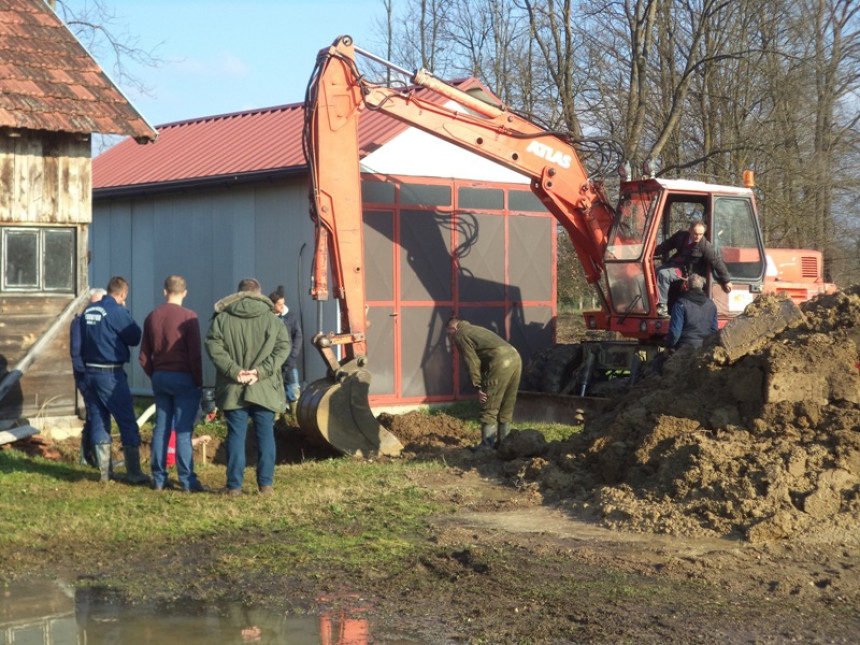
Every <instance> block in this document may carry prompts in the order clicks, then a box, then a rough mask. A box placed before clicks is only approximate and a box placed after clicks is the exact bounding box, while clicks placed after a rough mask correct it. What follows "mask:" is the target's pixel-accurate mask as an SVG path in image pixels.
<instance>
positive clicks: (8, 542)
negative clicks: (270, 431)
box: [0, 450, 443, 585]
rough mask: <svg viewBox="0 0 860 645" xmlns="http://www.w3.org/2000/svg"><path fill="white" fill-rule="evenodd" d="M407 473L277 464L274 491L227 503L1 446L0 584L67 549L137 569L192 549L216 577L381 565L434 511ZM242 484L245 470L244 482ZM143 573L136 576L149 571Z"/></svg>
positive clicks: (395, 466) (394, 558)
mask: <svg viewBox="0 0 860 645" xmlns="http://www.w3.org/2000/svg"><path fill="white" fill-rule="evenodd" d="M417 467H428V466H427V465H424V466H422V465H416V464H412V465H410V464H407V463H400V462H392V463H384V464H380V463H372V462H360V461H354V460H349V459H333V460H327V461H319V462H306V463H302V464H297V465H279V466H278V467H277V468H276V470H275V482H274V486H275V490H276V494H274V495H271V496H268V497H260V496H259V495H256V494H249V495H245V496H243V497H241V498H238V499H228V498H226V497H223V496H221V495H217V494H205V493H204V494H195V495H186V494H182V493H179V492H162V493H156V492H155V491H152V490H150V489H149V488H147V487H133V486H128V485H125V484H123V483H121V482H114V483H111V484H109V485H102V484H99V483H98V481H97V475H96V473H95V471H94V470H93V469H88V468H84V467H81V466H78V465H76V464H65V463H58V462H56V461H51V460H45V459H41V458H38V457H36V458H31V457H28V456H27V455H25V454H24V453H21V452H18V451H15V450H4V451H2V452H0V471H2V472H4V473H7V474H6V475H5V476H4V481H3V486H2V487H0V553H6V554H9V553H14V554H15V557H14V558H0V578H12V577H16V575H17V573H18V572H20V571H21V570H32V569H38V568H39V567H40V566H44V554H45V553H55V554H57V556H56V557H57V558H58V559H59V560H63V551H64V548H65V546H66V545H74V553H68V554H67V555H68V557H69V558H70V559H71V560H74V561H77V562H86V561H87V560H88V559H95V560H98V561H99V562H109V561H112V560H116V561H117V563H120V562H126V563H132V562H134V561H138V562H140V563H147V562H150V561H152V560H151V559H152V558H153V557H156V554H158V556H157V557H158V559H157V560H156V561H161V560H160V558H161V557H162V555H163V554H170V553H177V550H179V551H181V552H182V557H183V558H189V557H192V558H193V557H195V556H193V555H191V556H189V553H193V552H194V551H199V552H200V553H199V554H198V556H199V557H201V558H202V559H204V560H205V562H206V565H205V566H206V573H205V574H204V575H209V576H213V577H215V578H217V579H219V580H224V579H227V580H229V579H233V578H236V577H239V576H247V575H249V574H251V573H252V572H255V571H256V572H258V573H260V574H266V575H270V574H273V573H278V574H289V573H294V572H295V571H296V568H297V567H301V566H303V565H304V564H308V563H311V562H313V563H314V565H315V566H318V565H319V563H320V562H325V563H330V565H331V566H333V567H337V568H338V569H339V570H350V569H355V570H358V569H359V568H363V567H367V566H373V567H378V568H380V569H381V570H384V569H386V568H387V567H390V566H392V565H394V564H396V563H397V562H398V561H399V560H400V559H401V558H404V557H408V556H409V554H410V553H412V552H413V551H414V550H415V549H416V548H419V547H420V545H421V544H422V542H421V540H422V538H420V537H419V535H420V534H421V533H422V531H423V530H424V529H425V528H426V520H427V517H428V516H429V515H431V514H434V513H438V512H442V511H443V509H442V507H441V506H440V505H439V504H438V503H436V502H431V501H430V496H429V494H428V492H427V491H424V490H422V489H420V488H418V487H416V486H415V485H414V483H413V482H412V480H411V478H410V477H409V471H410V469H413V468H417ZM430 467H432V466H430ZM199 475H200V477H201V480H202V481H203V482H204V483H206V484H207V485H210V486H213V487H217V486H220V485H222V484H223V477H224V472H223V469H221V468H215V467H209V468H203V469H201V470H200V472H199ZM253 478H254V472H253V470H249V471H248V472H247V473H246V484H248V483H252V482H253ZM248 488H249V487H248V486H247V485H246V489H248ZM194 545H198V546H199V547H200V548H196V547H195V546H194ZM129 566H130V568H131V570H133V569H134V565H133V564H130V565H129ZM159 566H161V565H159ZM191 566H192V567H194V565H193V563H192V565H191ZM146 568H147V567H146V566H145V565H143V564H142V565H141V566H140V570H139V571H137V572H135V573H136V574H140V575H141V576H143V578H144V579H146V577H148V575H150V574H151V575H155V574H154V573H151V572H147V571H146ZM105 573H106V575H107V577H108V578H110V577H112V576H111V574H110V572H105ZM158 575H162V574H158ZM117 580H119V581H120V582H118V584H123V583H122V582H121V577H120V576H117ZM135 584H137V585H141V584H142V583H141V582H140V580H138V581H137V582H136V583H135Z"/></svg>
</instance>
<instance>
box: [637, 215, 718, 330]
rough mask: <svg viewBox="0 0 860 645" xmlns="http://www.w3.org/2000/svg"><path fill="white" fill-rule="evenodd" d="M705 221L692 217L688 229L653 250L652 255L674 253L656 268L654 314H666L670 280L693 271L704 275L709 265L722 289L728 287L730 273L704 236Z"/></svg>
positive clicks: (677, 278) (671, 281)
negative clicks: (655, 310) (653, 253)
mask: <svg viewBox="0 0 860 645" xmlns="http://www.w3.org/2000/svg"><path fill="white" fill-rule="evenodd" d="M705 230H706V228H705V224H704V222H702V220H700V219H698V220H695V221H694V222H693V223H692V224H690V228H689V230H686V231H678V232H677V233H675V234H674V235H673V236H672V237H670V238H669V239H668V240H665V241H664V242H663V243H662V244H658V245H657V248H656V249H655V251H654V252H655V254H656V255H664V254H666V253H669V252H670V251H674V252H675V253H674V255H672V257H670V258H669V260H668V261H667V262H666V263H665V264H663V265H662V266H660V267H659V268H658V269H657V291H658V297H659V302H658V303H657V315H659V316H662V317H666V318H668V317H669V309H668V305H669V287H670V286H671V284H672V283H673V282H676V281H678V280H683V279H684V278H685V277H686V275H691V274H693V273H697V274H698V275H700V276H702V277H707V275H708V270H709V269H710V268H713V270H714V272H715V273H716V274H717V281H718V282H719V283H720V286H722V288H723V291H725V292H726V293H729V292H730V291H731V290H732V282H731V276H730V275H729V270H728V269H727V268H726V264H725V262H723V259H722V258H721V257H720V256H719V255H717V252H716V250H715V249H714V247H713V245H712V244H711V243H710V242H708V240H706V239H705Z"/></svg>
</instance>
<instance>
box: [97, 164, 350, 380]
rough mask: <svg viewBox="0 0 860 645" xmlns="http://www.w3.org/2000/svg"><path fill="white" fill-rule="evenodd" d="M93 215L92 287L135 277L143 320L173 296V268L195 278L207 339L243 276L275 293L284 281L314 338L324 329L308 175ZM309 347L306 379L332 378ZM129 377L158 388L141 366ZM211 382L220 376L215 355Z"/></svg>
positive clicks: (191, 301)
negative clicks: (315, 280)
mask: <svg viewBox="0 0 860 645" xmlns="http://www.w3.org/2000/svg"><path fill="white" fill-rule="evenodd" d="M93 218H94V224H93V226H92V229H91V236H90V240H91V249H92V262H91V265H90V281H91V284H93V285H94V286H104V285H106V284H107V281H108V280H109V279H110V277H111V276H113V275H122V276H123V277H125V278H126V279H128V280H129V281H130V283H131V290H130V296H129V308H130V309H131V312H132V314H133V315H134V318H135V320H136V321H138V323H139V324H140V325H141V326H142V325H143V320H144V319H145V318H146V316H147V314H148V313H149V312H150V311H152V310H153V309H154V308H155V307H157V306H158V305H160V304H161V303H162V302H163V301H164V298H163V295H162V288H163V283H164V278H166V277H167V276H168V275H170V274H179V275H182V276H183V277H184V278H185V279H186V281H187V283H188V297H187V298H186V300H185V303H184V304H185V306H186V307H188V308H190V309H193V310H194V311H195V312H197V315H198V317H199V318H200V323H201V333H202V334H203V335H204V336H205V334H206V331H207V330H208V328H209V319H210V318H211V315H212V311H213V305H214V303H215V302H216V301H217V300H218V299H220V298H222V297H224V296H225V295H228V294H230V293H233V292H234V291H235V290H236V285H237V284H238V283H239V280H241V279H242V278H245V277H256V278H257V279H258V280H260V282H261V283H262V285H263V291H264V293H266V294H268V293H269V292H271V291H274V290H275V288H276V287H277V286H278V285H284V287H285V290H286V293H287V305H288V306H289V307H290V309H291V310H292V311H294V312H296V313H301V314H302V318H303V332H304V336H305V338H306V339H307V340H308V341H309V340H310V338H311V337H312V336H313V335H314V333H315V331H316V320H317V314H316V303H315V302H314V301H313V300H311V298H310V296H309V295H307V293H308V288H309V276H310V263H311V259H312V255H313V237H314V232H313V225H312V223H311V221H310V218H309V217H308V198H307V187H306V185H305V182H304V180H298V181H293V182H291V183H289V184H285V183H281V184H280V185H276V184H256V185H243V186H237V187H235V188H229V189H227V188H221V189H198V190H196V191H195V192H187V193H177V194H172V193H171V194H164V195H159V196H152V197H145V198H136V199H134V200H131V201H130V200H110V201H105V202H101V201H96V203H95V205H94V211H93ZM300 296H301V300H300ZM335 313H336V309H335V305H334V303H333V302H329V303H327V304H326V307H325V318H324V324H325V325H328V326H329V328H333V326H334V325H335V319H336V316H335ZM304 352H305V362H306V364H307V370H306V371H305V372H304V373H303V378H307V379H313V378H321V377H322V376H324V375H325V370H324V368H323V365H322V362H321V361H320V359H318V358H317V357H316V355H315V353H312V352H313V349H312V348H311V347H310V345H309V344H308V343H305V348H304ZM204 355H205V353H204ZM129 374H130V376H131V385H132V387H133V388H136V389H140V390H149V388H150V384H149V379H147V378H146V375H145V374H144V373H143V371H142V370H141V369H140V367H139V366H138V365H137V364H136V363H135V364H134V365H133V369H132V370H130V371H129ZM204 380H205V382H206V384H207V385H213V384H214V382H215V373H214V368H213V367H212V365H211V363H209V361H208V359H205V358H204Z"/></svg>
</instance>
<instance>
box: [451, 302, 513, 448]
mask: <svg viewBox="0 0 860 645" xmlns="http://www.w3.org/2000/svg"><path fill="white" fill-rule="evenodd" d="M445 332H446V333H447V334H448V338H450V339H451V340H452V341H453V342H454V344H455V345H457V349H458V350H460V356H462V357H463V362H464V363H465V364H466V370H467V371H468V372H469V379H470V380H471V381H472V386H473V387H474V388H475V389H476V390H478V401H480V402H481V443H480V444H479V445H478V446H477V447H478V448H480V447H481V446H486V447H489V448H494V447H496V435H497V433H498V443H499V444H501V443H502V442H503V441H504V440H505V437H507V436H508V433H509V432H510V429H511V421H512V420H513V418H514V405H515V404H516V402H517V388H519V386H520V375H521V373H522V369H523V364H522V359H520V355H519V353H518V352H517V350H516V349H514V347H513V346H512V345H510V344H509V343H506V342H505V341H504V340H503V339H502V338H500V337H499V336H498V335H496V334H495V333H493V332H492V331H490V330H489V329H486V328H484V327H479V326H478V325H473V324H471V323H469V322H466V321H465V320H460V319H459V318H456V317H452V318H451V319H450V320H449V321H448V324H447V325H446V327H445Z"/></svg>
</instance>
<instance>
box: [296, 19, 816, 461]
mask: <svg viewBox="0 0 860 645" xmlns="http://www.w3.org/2000/svg"><path fill="white" fill-rule="evenodd" d="M359 58H363V59H367V61H373V62H374V63H376V64H381V65H384V66H386V67H387V68H388V69H389V70H390V71H391V72H393V73H395V74H399V75H403V76H405V77H406V79H407V81H408V84H403V85H402V86H399V87H395V86H389V85H382V84H377V83H373V82H370V81H369V80H367V79H366V77H365V76H364V75H363V74H362V72H361V71H360V69H359V66H358V60H359ZM434 99H435V100H434ZM368 111H375V112H381V113H384V114H386V115H388V116H391V117H392V118H394V119H399V120H400V121H403V122H405V123H407V124H408V125H410V126H413V127H415V128H418V129H420V130H422V131H425V132H427V133H429V134H431V135H433V136H436V137H438V138H440V139H443V140H445V141H447V142H450V143H452V144H454V145H457V146H460V147H461V148H464V149H465V150H468V151H470V152H472V153H474V154H477V155H480V156H481V157H484V158H487V159H490V160H492V161H494V162H496V163H498V164H499V165H501V166H504V167H506V168H508V169H510V170H513V171H515V172H518V173H520V174H522V175H525V176H526V177H528V178H529V180H530V186H531V190H532V192H533V193H534V194H535V195H536V196H537V197H538V198H539V199H540V200H541V202H542V203H543V204H544V206H545V207H546V209H547V210H548V211H549V212H550V213H551V214H552V215H553V216H554V217H555V218H556V219H557V220H558V222H559V224H560V225H561V226H562V227H563V228H564V230H565V231H566V232H567V234H568V236H569V237H570V239H571V241H572V243H573V248H574V249H575V251H576V255H577V257H578V259H579V262H580V264H581V265H582V268H583V270H584V272H585V277H586V279H587V280H588V282H589V283H590V284H591V285H593V287H594V288H595V290H596V292H597V295H598V297H599V302H600V309H598V310H595V311H589V312H586V313H585V314H584V316H585V324H586V328H587V329H589V330H601V331H605V332H615V333H614V334H611V336H614V337H616V338H619V339H618V340H601V341H586V342H583V343H579V344H577V345H569V346H559V347H557V348H553V349H551V350H549V351H548V352H546V353H545V354H546V355H545V356H544V357H542V358H541V359H540V360H541V361H542V363H541V364H540V365H538V366H537V368H536V369H533V370H532V371H533V372H534V373H537V374H540V375H542V376H544V377H547V376H550V375H551V376H552V377H553V378H554V379H555V382H554V383H552V384H550V385H549V387H540V385H541V384H540V383H537V384H534V383H533V384H530V386H529V387H530V388H531V389H535V390H541V391H543V392H550V393H555V394H557V393H561V394H565V395H574V396H577V397H590V396H591V397H594V396H606V395H607V394H608V393H609V391H610V390H611V389H612V387H613V386H614V385H615V384H617V383H618V382H619V380H620V379H618V378H617V377H618V376H619V375H621V374H623V375H625V376H631V375H635V374H636V373H637V372H638V370H640V369H641V367H642V365H643V364H645V363H647V361H648V360H650V359H651V358H653V356H654V355H656V353H657V352H658V348H659V347H660V345H661V341H662V339H663V338H664V337H665V335H666V333H667V331H668V326H669V320H668V319H667V318H665V317H660V316H659V315H658V313H657V303H658V291H657V274H656V268H657V266H659V264H660V260H659V258H655V250H656V247H657V245H658V244H659V243H660V242H661V241H663V240H666V239H668V238H669V237H670V236H671V235H672V234H673V233H674V232H675V231H677V230H680V229H684V228H687V227H688V226H689V223H690V222H691V221H693V220H695V219H701V220H702V221H703V222H705V223H706V224H707V237H708V239H709V240H710V242H711V244H712V245H713V246H714V247H715V249H716V251H717V252H718V253H719V255H720V257H721V258H722V260H723V262H724V263H725V265H726V267H727V269H728V271H729V273H730V275H731V282H732V285H733V288H732V290H731V291H730V293H725V292H723V290H721V289H719V288H718V287H717V282H716V280H715V279H713V277H712V276H709V279H708V283H707V285H706V291H707V293H708V294H709V295H710V296H711V297H712V299H713V300H714V302H715V303H716V304H717V309H718V315H719V318H720V324H721V325H723V324H725V322H726V321H727V320H729V319H730V318H732V317H734V316H736V315H737V314H739V313H740V312H742V311H743V310H744V308H745V307H746V306H747V305H748V304H749V303H750V302H752V300H753V299H754V298H755V297H756V296H758V295H759V294H760V293H763V292H767V291H786V292H788V293H790V294H792V296H793V297H794V298H795V299H798V300H803V299H808V298H809V297H812V296H813V295H815V294H817V293H821V292H824V291H827V290H832V288H833V285H828V284H827V283H825V282H824V280H822V279H821V258H820V254H816V253H815V252H805V251H792V252H790V253H781V254H780V255H779V261H780V262H781V263H782V264H783V265H785V264H786V263H787V264H802V265H803V266H804V267H806V268H805V269H804V271H801V272H800V274H799V275H796V276H795V275H793V274H792V272H791V270H789V268H788V267H786V266H781V267H779V266H777V265H778V262H777V261H776V260H774V259H773V258H772V257H769V255H768V251H767V250H766V249H765V248H764V245H763V241H762V235H761V230H760V228H759V224H758V217H757V213H756V203H755V197H754V194H753V190H752V188H753V178H752V175H751V173H750V174H747V173H745V177H744V179H745V186H743V187H734V186H722V185H713V184H706V183H703V182H697V181H689V180H678V179H663V178H658V177H656V169H655V168H654V167H653V165H652V164H650V163H646V167H645V169H644V171H643V175H642V176H641V177H640V178H638V179H634V178H633V177H632V176H631V171H630V167H629V164H626V163H620V164H618V165H617V166H616V168H617V170H618V172H619V174H620V175H621V183H620V191H619V200H618V202H617V203H616V204H611V203H610V201H609V199H608V198H607V195H606V191H605V188H604V179H603V177H602V176H590V175H589V174H588V173H587V172H586V170H585V168H584V167H583V164H582V162H581V160H580V156H579V154H578V153H577V147H578V148H579V149H585V148H588V147H589V146H590V145H592V144H593V143H594V142H593V141H590V140H574V139H573V138H572V137H571V136H570V133H567V132H557V131H550V130H548V129H546V128H544V127H541V126H540V125H538V124H536V123H534V122H533V121H531V120H529V119H527V118H524V117H523V116H520V115H519V114H517V113H516V112H515V111H513V110H511V109H510V108H509V107H507V106H505V105H502V104H500V103H497V102H492V101H489V100H486V95H485V96H484V97H481V96H476V95H473V94H472V93H468V92H464V91H462V90H460V89H458V88H457V87H454V86H452V85H450V84H448V83H445V82H443V81H441V80H439V79H437V78H435V77H434V76H433V75H432V74H431V73H430V72H428V71H426V70H419V71H418V72H416V73H414V74H413V73H411V72H408V71H406V70H403V69H401V68H399V67H397V66H395V65H393V64H392V63H390V62H387V61H384V60H383V59H381V58H379V57H377V56H375V55H373V54H371V53H369V52H366V51H364V50H362V49H360V48H358V47H356V46H355V45H354V43H353V42H352V39H351V38H350V37H349V36H342V37H340V38H338V39H337V40H335V41H334V43H333V44H332V45H331V46H330V47H327V48H325V49H323V50H321V51H320V53H319V55H318V58H317V64H316V68H315V70H314V73H313V75H312V77H311V81H310V83H309V85H308V92H307V96H306V101H305V132H304V150H305V156H306V159H307V162H308V167H309V170H310V179H311V185H310V200H311V216H312V218H313V220H314V221H315V223H316V253H315V262H314V272H313V285H312V289H311V293H312V296H313V297H314V298H315V299H317V300H325V299H327V298H329V296H330V291H333V293H334V296H335V297H336V298H337V299H338V302H339V305H340V317H341V320H340V331H339V332H338V333H334V332H332V333H319V334H318V335H317V336H316V337H315V339H314V345H315V346H316V347H317V349H318V350H319V352H320V353H321V355H322V357H323V359H324V360H325V362H326V364H327V365H328V372H329V374H328V376H327V378H324V379H321V380H319V381H316V382H315V383H313V384H311V385H310V386H309V387H308V388H307V389H306V391H305V392H304V393H303V394H302V397H301V399H300V401H299V406H298V420H299V424H300V426H301V427H302V429H303V430H304V431H306V432H307V433H309V434H311V435H312V436H316V437H318V438H320V439H322V440H323V441H324V442H326V443H328V444H330V445H332V446H334V447H335V448H337V449H338V450H340V451H341V452H343V453H346V454H351V455H357V456H369V455H376V454H382V455H386V454H387V455H393V454H397V453H399V451H400V449H401V446H400V443H399V442H398V441H397V439H396V438H395V437H393V436H392V435H390V433H388V432H387V431H386V430H385V429H384V428H382V427H381V426H380V425H379V423H378V422H377V421H376V419H375V417H374V416H373V414H372V413H371V411H370V406H369V403H368V398H367V395H368V391H369V384H370V372H369V370H368V368H367V343H366V335H365V333H366V330H367V320H366V315H365V314H366V311H365V309H366V300H365V286H364V273H363V267H364V264H363V240H362V203H361V186H360V170H359V149H358V124H359V120H360V118H361V116H362V114H364V113H366V112H368ZM575 146H576V147H575ZM791 253H793V254H794V255H791ZM807 256H809V257H807ZM792 258H793V259H792ZM807 260H808V262H807ZM329 268H330V274H331V280H332V283H333V285H332V289H331V290H330V289H329V284H328V270H329ZM775 269H777V270H776V272H775ZM338 347H340V348H341V353H342V356H341V357H338V353H337V352H336V351H335V348H338ZM526 376H527V375H526ZM613 381H614V383H613Z"/></svg>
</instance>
